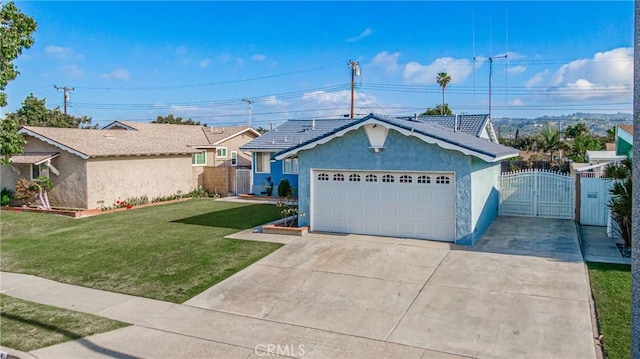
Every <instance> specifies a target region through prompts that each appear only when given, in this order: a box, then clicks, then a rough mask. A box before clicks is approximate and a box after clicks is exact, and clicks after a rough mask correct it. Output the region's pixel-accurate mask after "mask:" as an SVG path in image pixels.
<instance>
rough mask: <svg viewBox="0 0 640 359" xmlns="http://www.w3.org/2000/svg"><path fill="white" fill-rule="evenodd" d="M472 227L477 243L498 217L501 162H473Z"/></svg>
mask: <svg viewBox="0 0 640 359" xmlns="http://www.w3.org/2000/svg"><path fill="white" fill-rule="evenodd" d="M471 168H472V173H471V194H472V196H471V227H472V228H473V238H472V242H473V243H475V242H476V241H477V240H478V239H480V236H482V234H483V233H484V231H485V230H487V228H489V226H490V225H491V223H493V221H494V220H495V219H496V217H497V216H498V202H499V200H500V198H499V188H500V183H499V176H500V162H496V163H488V162H485V161H482V160H480V159H478V158H472V161H471Z"/></svg>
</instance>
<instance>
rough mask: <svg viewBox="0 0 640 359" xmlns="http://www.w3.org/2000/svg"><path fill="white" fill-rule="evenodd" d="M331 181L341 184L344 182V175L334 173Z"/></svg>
mask: <svg viewBox="0 0 640 359" xmlns="http://www.w3.org/2000/svg"><path fill="white" fill-rule="evenodd" d="M333 180H334V181H338V182H342V181H344V175H343V174H340V173H336V174H334V175H333Z"/></svg>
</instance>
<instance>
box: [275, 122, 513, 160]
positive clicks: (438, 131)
mask: <svg viewBox="0 0 640 359" xmlns="http://www.w3.org/2000/svg"><path fill="white" fill-rule="evenodd" d="M370 119H376V120H379V121H382V122H386V123H388V124H390V125H393V126H397V127H399V128H403V129H405V130H408V131H411V130H413V131H414V132H417V133H419V134H422V135H425V136H428V137H431V138H434V139H437V140H440V141H444V142H447V143H449V144H452V145H455V146H458V147H461V148H463V149H466V150H469V151H472V152H476V153H479V154H482V155H484V156H488V157H491V158H493V159H499V158H506V157H511V156H517V155H518V150H516V149H513V148H511V147H507V146H503V145H500V144H496V143H493V142H491V141H489V140H487V139H484V138H480V137H478V135H473V134H470V133H468V132H465V131H462V130H456V131H454V129H453V126H451V127H450V128H449V127H447V126H446V124H445V126H443V125H442V124H437V123H435V122H427V121H422V120H420V118H418V119H413V118H409V117H390V116H385V115H379V114H373V113H371V114H369V115H367V116H365V117H362V118H360V119H356V120H354V121H349V122H346V123H343V124H342V126H339V127H335V128H334V129H333V130H329V131H326V132H324V133H323V134H321V135H318V136H316V137H314V138H310V139H308V140H306V141H302V142H300V143H298V144H294V145H293V146H291V147H289V148H283V149H282V150H281V151H280V152H278V153H276V156H277V155H281V154H284V153H287V152H290V151H292V150H295V149H297V148H300V147H303V146H305V145H307V144H310V143H312V142H315V141H317V140H319V139H321V138H324V137H327V136H331V135H333V134H336V133H338V132H340V131H342V130H345V129H347V128H349V127H351V126H352V125H355V124H358V123H360V122H364V121H367V120H370Z"/></svg>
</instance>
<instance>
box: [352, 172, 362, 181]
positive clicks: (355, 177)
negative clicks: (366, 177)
mask: <svg viewBox="0 0 640 359" xmlns="http://www.w3.org/2000/svg"><path fill="white" fill-rule="evenodd" d="M349 182H360V175H358V174H355V173H354V174H350V175H349Z"/></svg>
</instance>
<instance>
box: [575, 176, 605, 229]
mask: <svg viewBox="0 0 640 359" xmlns="http://www.w3.org/2000/svg"><path fill="white" fill-rule="evenodd" d="M611 183H612V182H611V180H608V179H605V178H589V177H580V224H582V225H587V226H602V227H606V226H607V222H608V220H609V208H608V207H607V203H609V198H610V195H609V188H611Z"/></svg>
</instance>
